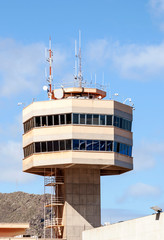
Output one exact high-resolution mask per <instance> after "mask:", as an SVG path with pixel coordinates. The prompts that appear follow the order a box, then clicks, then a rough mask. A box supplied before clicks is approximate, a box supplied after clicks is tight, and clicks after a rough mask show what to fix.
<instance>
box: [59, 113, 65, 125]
mask: <svg viewBox="0 0 164 240" xmlns="http://www.w3.org/2000/svg"><path fill="white" fill-rule="evenodd" d="M60 124H65V115H64V114H61V115H60Z"/></svg>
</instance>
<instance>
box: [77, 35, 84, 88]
mask: <svg viewBox="0 0 164 240" xmlns="http://www.w3.org/2000/svg"><path fill="white" fill-rule="evenodd" d="M78 57H79V72H78V80H79V87H82V81H83V76H82V71H81V31H79V54H78Z"/></svg>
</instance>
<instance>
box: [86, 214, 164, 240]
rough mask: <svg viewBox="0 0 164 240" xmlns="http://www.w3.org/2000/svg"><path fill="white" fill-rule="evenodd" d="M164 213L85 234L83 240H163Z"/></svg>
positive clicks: (89, 231)
mask: <svg viewBox="0 0 164 240" xmlns="http://www.w3.org/2000/svg"><path fill="white" fill-rule="evenodd" d="M163 239H164V213H161V214H160V215H158V214H153V215H150V216H146V217H143V218H137V219H133V220H129V221H125V222H121V223H116V224H111V225H109V226H104V227H100V228H96V229H92V230H88V231H84V232H83V238H82V240H163Z"/></svg>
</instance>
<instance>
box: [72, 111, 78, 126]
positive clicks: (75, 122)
mask: <svg viewBox="0 0 164 240" xmlns="http://www.w3.org/2000/svg"><path fill="white" fill-rule="evenodd" d="M73 124H79V114H78V113H74V114H73Z"/></svg>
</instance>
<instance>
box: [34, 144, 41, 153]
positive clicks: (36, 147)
mask: <svg viewBox="0 0 164 240" xmlns="http://www.w3.org/2000/svg"><path fill="white" fill-rule="evenodd" d="M35 152H36V153H37V152H40V142H36V143H35Z"/></svg>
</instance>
